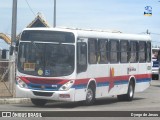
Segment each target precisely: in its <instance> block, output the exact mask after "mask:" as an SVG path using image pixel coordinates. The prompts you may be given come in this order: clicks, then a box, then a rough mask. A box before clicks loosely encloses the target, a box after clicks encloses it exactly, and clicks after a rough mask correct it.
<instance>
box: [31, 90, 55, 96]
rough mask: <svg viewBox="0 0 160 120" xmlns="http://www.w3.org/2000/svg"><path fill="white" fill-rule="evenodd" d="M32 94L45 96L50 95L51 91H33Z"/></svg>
mask: <svg viewBox="0 0 160 120" xmlns="http://www.w3.org/2000/svg"><path fill="white" fill-rule="evenodd" d="M33 94H34V95H36V96H47V97H50V96H52V95H53V92H37V91H33Z"/></svg>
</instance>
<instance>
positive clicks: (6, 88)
mask: <svg viewBox="0 0 160 120" xmlns="http://www.w3.org/2000/svg"><path fill="white" fill-rule="evenodd" d="M14 81H15V62H14V61H0V98H2V97H13V96H14V93H15V90H14Z"/></svg>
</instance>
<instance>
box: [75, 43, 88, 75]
mask: <svg viewBox="0 0 160 120" xmlns="http://www.w3.org/2000/svg"><path fill="white" fill-rule="evenodd" d="M86 69H87V44H86V43H85V42H78V43H77V72H78V73H80V72H84V71H86Z"/></svg>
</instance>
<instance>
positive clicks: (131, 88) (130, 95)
mask: <svg viewBox="0 0 160 120" xmlns="http://www.w3.org/2000/svg"><path fill="white" fill-rule="evenodd" d="M133 97H134V83H133V81H130V83H129V86H128V91H127V94H123V95H118V96H117V98H118V100H119V101H132V100H133Z"/></svg>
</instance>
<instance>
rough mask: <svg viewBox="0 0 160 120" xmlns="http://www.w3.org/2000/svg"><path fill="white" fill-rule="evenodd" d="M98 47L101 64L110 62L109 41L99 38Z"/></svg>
mask: <svg viewBox="0 0 160 120" xmlns="http://www.w3.org/2000/svg"><path fill="white" fill-rule="evenodd" d="M98 48H99V56H98V62H99V63H100V64H106V63H108V52H107V48H108V41H107V40H106V39H99V41H98Z"/></svg>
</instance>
